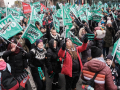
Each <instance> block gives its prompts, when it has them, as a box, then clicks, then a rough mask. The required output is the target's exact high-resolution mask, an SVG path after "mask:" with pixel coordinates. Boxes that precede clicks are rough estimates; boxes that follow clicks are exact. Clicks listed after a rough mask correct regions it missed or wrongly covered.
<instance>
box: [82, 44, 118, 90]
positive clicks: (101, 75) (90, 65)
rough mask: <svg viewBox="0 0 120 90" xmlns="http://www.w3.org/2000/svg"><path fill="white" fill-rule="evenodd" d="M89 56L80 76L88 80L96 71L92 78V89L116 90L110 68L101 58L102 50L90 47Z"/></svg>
mask: <svg viewBox="0 0 120 90" xmlns="http://www.w3.org/2000/svg"><path fill="white" fill-rule="evenodd" d="M91 56H92V59H91V60H90V61H89V62H86V63H85V64H84V66H83V69H82V75H81V78H82V79H83V80H90V79H92V78H93V76H94V75H95V73H97V72H98V75H97V77H96V78H95V80H94V82H95V86H94V90H117V86H116V85H114V82H113V78H112V73H111V70H110V68H109V67H108V65H106V62H105V60H104V58H103V54H102V50H101V49H99V48H98V47H95V46H93V47H91Z"/></svg>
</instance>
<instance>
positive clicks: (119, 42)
mask: <svg viewBox="0 0 120 90" xmlns="http://www.w3.org/2000/svg"><path fill="white" fill-rule="evenodd" d="M119 44H120V39H119V41H118V43H117V46H116V48H115V52H114V54H113V58H112V63H113V60H114V58H115V54H116V51H117V48H118V46H119ZM112 63H111V65H112ZM111 65H110V68H111Z"/></svg>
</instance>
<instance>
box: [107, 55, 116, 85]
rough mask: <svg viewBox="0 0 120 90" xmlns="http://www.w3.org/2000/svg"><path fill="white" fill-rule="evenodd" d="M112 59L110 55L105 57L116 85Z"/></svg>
mask: <svg viewBox="0 0 120 90" xmlns="http://www.w3.org/2000/svg"><path fill="white" fill-rule="evenodd" d="M112 58H113V56H112V55H111V54H109V55H107V57H106V63H107V65H108V66H109V67H110V69H111V73H112V77H113V81H114V84H115V85H117V79H116V78H117V76H118V75H117V70H116V68H115V63H114V62H112Z"/></svg>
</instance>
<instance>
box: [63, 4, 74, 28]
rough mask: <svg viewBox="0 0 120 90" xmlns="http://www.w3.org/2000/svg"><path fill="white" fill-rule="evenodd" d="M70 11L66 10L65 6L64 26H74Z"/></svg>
mask: <svg viewBox="0 0 120 90" xmlns="http://www.w3.org/2000/svg"><path fill="white" fill-rule="evenodd" d="M69 13H70V11H69V10H68V9H65V8H64V6H63V8H62V18H63V25H64V26H66V25H72V19H71V17H70V15H69Z"/></svg>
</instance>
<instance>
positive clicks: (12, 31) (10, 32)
mask: <svg viewBox="0 0 120 90" xmlns="http://www.w3.org/2000/svg"><path fill="white" fill-rule="evenodd" d="M9 21H10V22H12V23H11V24H10V26H9V27H8V28H7V29H6V30H4V31H2V33H0V36H2V37H3V38H5V39H6V40H7V39H9V38H10V37H12V36H14V35H16V34H17V33H19V32H21V31H22V30H23V28H22V27H21V26H20V25H19V23H18V22H17V21H16V20H15V19H14V17H13V16H12V15H11V14H10V15H8V16H7V17H5V18H3V19H2V20H0V30H1V29H2V28H3V27H4V26H5V25H6V24H7V23H8V22H9Z"/></svg>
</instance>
